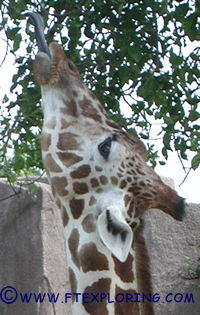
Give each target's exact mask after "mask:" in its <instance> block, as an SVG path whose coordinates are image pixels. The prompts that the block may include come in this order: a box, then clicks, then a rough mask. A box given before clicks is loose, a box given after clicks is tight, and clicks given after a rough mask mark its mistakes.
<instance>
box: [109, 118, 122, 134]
mask: <svg viewBox="0 0 200 315" xmlns="http://www.w3.org/2000/svg"><path fill="white" fill-rule="evenodd" d="M106 124H107V125H108V126H109V127H111V128H114V129H117V130H120V131H121V128H120V127H119V126H118V125H117V124H116V123H115V122H114V121H112V120H108V119H107V120H106Z"/></svg>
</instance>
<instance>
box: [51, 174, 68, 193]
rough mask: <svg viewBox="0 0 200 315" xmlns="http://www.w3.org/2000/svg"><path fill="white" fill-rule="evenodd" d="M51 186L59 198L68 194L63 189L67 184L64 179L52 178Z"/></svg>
mask: <svg viewBox="0 0 200 315" xmlns="http://www.w3.org/2000/svg"><path fill="white" fill-rule="evenodd" d="M51 184H52V186H53V188H54V189H55V191H56V193H57V194H58V195H59V196H61V197H63V196H66V195H67V194H68V190H67V189H66V188H65V187H66V186H67V184H68V183H67V179H66V177H53V178H52V180H51Z"/></svg>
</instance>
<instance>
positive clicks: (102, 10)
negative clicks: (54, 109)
mask: <svg viewBox="0 0 200 315" xmlns="http://www.w3.org/2000/svg"><path fill="white" fill-rule="evenodd" d="M0 5H1V14H2V23H1V30H3V31H4V32H5V34H6V36H7V42H8V45H9V46H11V53H13V54H15V61H16V66H17V67H18V72H17V73H16V74H15V75H14V77H13V83H12V86H11V93H12V94H14V95H15V100H14V101H13V100H12V101H10V100H9V99H8V97H7V96H5V98H4V104H3V108H5V107H6V113H7V114H6V115H4V116H3V117H2V118H1V146H2V148H1V157H0V159H1V163H2V164H4V163H5V158H6V154H7V151H8V147H12V149H13V150H14V158H13V159H12V160H10V161H9V164H10V165H9V172H14V174H16V175H18V174H20V172H21V170H22V169H23V170H24V169H27V170H30V169H32V168H33V167H35V168H36V169H37V170H39V169H42V163H41V155H40V144H39V143H40V130H41V125H42V111H41V108H40V90H39V87H38V86H37V85H35V81H34V78H33V74H32V67H33V64H32V60H33V59H34V56H33V54H34V53H35V52H36V50H35V41H34V38H35V36H34V33H33V28H32V27H31V26H30V24H29V23H26V33H27V34H28V37H27V38H26V53H25V54H24V55H20V49H21V44H22V42H23V41H24V29H23V28H24V27H25V26H23V27H22V20H23V17H22V12H25V11H27V10H28V11H39V12H41V14H42V16H43V18H44V20H45V23H46V25H47V26H48V27H47V29H46V38H47V41H48V42H51V41H52V40H53V38H55V39H56V40H59V42H61V44H62V45H63V47H64V48H65V50H66V52H67V54H68V56H69V57H70V58H71V59H72V60H73V61H74V62H75V64H76V65H77V67H78V68H79V70H80V73H81V75H82V77H83V80H84V81H85V83H86V84H87V85H88V86H89V87H90V88H91V89H92V90H93V91H94V93H95V94H96V96H97V97H98V98H99V99H100V101H101V102H102V104H103V105H104V107H105V108H106V110H107V111H108V113H109V115H110V116H111V117H112V118H113V119H114V120H115V121H116V122H117V123H118V124H119V125H121V127H123V128H125V129H127V130H129V132H130V133H131V134H133V135H136V134H137V135H138V136H139V137H140V138H142V139H144V140H146V142H147V146H148V147H149V159H150V161H151V163H152V165H153V166H155V164H156V162H157V161H158V154H157V152H155V149H154V146H152V144H151V143H150V142H149V139H151V137H152V133H151V132H152V127H153V123H152V121H153V119H152V117H154V118H155V119H156V123H159V124H160V130H159V131H158V132H157V133H158V136H159V137H162V139H163V149H162V155H163V157H162V158H161V159H160V160H159V162H160V163H161V164H164V163H165V159H167V157H168V152H169V150H175V151H176V152H177V154H178V155H179V157H180V159H181V160H182V161H184V160H187V158H188V153H189V152H193V153H194V154H193V158H192V160H191V168H193V169H197V168H198V166H199V164H200V151H199V139H200V129H199V125H198V120H199V118H200V113H199V112H198V102H199V84H200V76H199V66H198V64H199V53H200V48H199V47H198V46H197V45H196V48H194V49H191V50H190V51H189V52H185V47H186V46H187V45H188V44H189V45H190V43H194V42H197V41H199V40H200V26H199V25H200V24H199V22H200V1H199V0H196V1H185V0H184V1H182V0H179V1H172V0H153V1H152V0H147V1H142V0H136V1H134V2H133V1H131V0H126V1H125V0H79V1H78V0H68V1H64V0H59V1H52V0H42V1H36V0H28V1H22V0H19V1H17V2H16V1H14V0H10V1H7V0H3V1H1V4H0ZM23 25H25V23H24V24H23ZM120 102H121V103H123V104H126V105H128V107H129V108H130V109H131V113H132V114H131V117H129V118H126V117H124V116H123V115H122V114H121V109H120ZM13 109H15V115H14V117H13V114H12V111H13ZM16 134H17V135H18V136H16Z"/></svg>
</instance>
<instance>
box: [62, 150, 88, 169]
mask: <svg viewBox="0 0 200 315" xmlns="http://www.w3.org/2000/svg"><path fill="white" fill-rule="evenodd" d="M57 155H58V157H59V159H60V160H61V162H62V163H63V164H64V165H65V166H66V167H70V166H71V165H73V164H76V163H78V162H80V161H82V160H83V158H82V157H81V156H78V155H76V154H74V153H70V152H58V153H57Z"/></svg>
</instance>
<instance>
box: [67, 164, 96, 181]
mask: <svg viewBox="0 0 200 315" xmlns="http://www.w3.org/2000/svg"><path fill="white" fill-rule="evenodd" d="M90 172H91V167H90V166H89V165H87V164H84V165H81V166H79V167H78V168H77V169H76V170H75V171H73V172H71V173H70V175H71V177H72V178H85V177H88V175H89V174H90Z"/></svg>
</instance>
